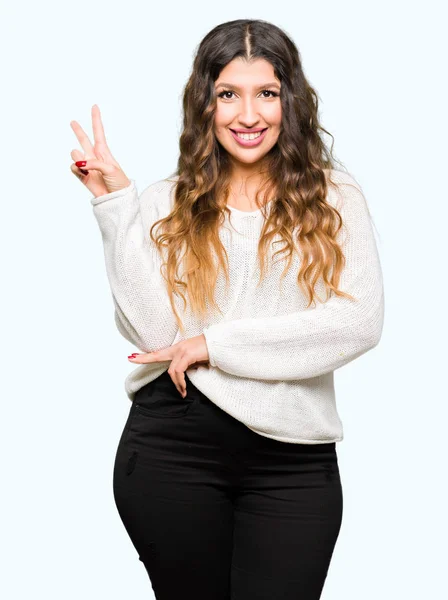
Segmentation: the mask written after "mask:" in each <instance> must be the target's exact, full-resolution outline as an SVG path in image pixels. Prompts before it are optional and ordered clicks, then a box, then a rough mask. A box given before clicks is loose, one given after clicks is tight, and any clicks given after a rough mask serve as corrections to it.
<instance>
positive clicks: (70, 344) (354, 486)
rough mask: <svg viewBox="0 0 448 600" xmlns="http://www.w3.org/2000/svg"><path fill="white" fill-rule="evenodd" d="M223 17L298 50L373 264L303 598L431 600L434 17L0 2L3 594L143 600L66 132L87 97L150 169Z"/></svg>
mask: <svg viewBox="0 0 448 600" xmlns="http://www.w3.org/2000/svg"><path fill="white" fill-rule="evenodd" d="M237 18H262V19H265V20H268V21H271V22H273V23H275V24H276V25H278V26H280V27H282V28H283V29H284V30H285V31H286V32H287V33H288V34H289V35H291V36H292V38H293V40H294V41H295V43H296V44H297V46H298V48H299V51H300V52H301V56H302V60H303V65H304V69H305V74H306V75H307V77H308V78H309V80H310V83H311V85H312V86H313V87H315V88H316V90H317V92H318V94H319V96H320V98H321V104H320V115H321V119H322V123H323V125H324V127H325V128H326V129H328V130H329V131H330V132H331V133H332V134H333V135H334V136H335V147H334V150H335V154H336V156H337V157H338V158H339V159H340V160H342V161H343V163H344V164H345V165H346V167H347V169H348V170H349V171H350V172H351V173H352V174H353V175H354V176H355V177H356V179H357V180H358V181H359V182H360V183H361V185H362V186H363V189H364V191H365V194H366V198H367V201H368V204H369V207H370V210H371V213H372V217H373V219H374V224H375V226H376V231H377V234H378V235H377V240H378V249H379V252H380V256H381V260H382V266H383V273H384V282H385V298H386V313H385V324H384V332H383V337H382V340H381V342H380V345H379V346H378V347H377V348H375V349H374V350H373V351H371V352H369V353H367V354H366V355H364V356H362V357H360V358H359V359H357V360H356V361H354V362H352V363H350V364H349V365H347V366H346V367H344V368H342V369H341V370H339V371H337V372H336V375H335V379H336V388H337V389H336V393H337V401H338V407H339V411H340V415H341V418H342V421H343V425H344V434H345V439H344V440H343V442H342V443H339V444H338V445H337V451H338V455H339V465H340V470H341V476H342V481H343V490H344V515H343V523H342V528H341V532H340V535H339V539H338V542H337V545H336V548H335V552H334V555H333V560H332V563H331V566H330V570H329V574H328V578H327V581H326V584H325V587H324V592H323V595H322V599H323V600H360V599H362V600H378V599H381V600H389V599H390V600H392V599H403V598H406V600H414V599H415V600H417V599H418V600H422V598H437V599H441V598H443V597H448V594H447V584H446V558H447V553H446V547H447V519H446V507H447V505H448V501H447V494H446V479H447V464H448V456H447V416H448V414H447V400H448V394H447V383H446V381H447V380H446V373H447V366H446V362H447V354H448V353H447V333H448V331H447V277H446V273H447V267H446V263H447V258H448V256H447V250H446V248H447V217H448V215H447V192H446V175H447V167H446V164H447V153H446V141H447V105H448V103H447V100H448V99H447V93H446V59H447V46H446V41H442V40H443V39H444V38H445V40H446V14H444V10H443V3H442V2H435V1H431V0H430V1H427V2H424V3H417V2H404V1H402V2H400V1H396V2H390V1H389V2H385V1H379V2H355V1H348V0H341V1H339V2H337V3H335V2H322V1H321V2H303V1H296V2H285V1H275V2H251V1H247V2H244V3H243V2H241V1H238V2H236V1H233V0H232V1H230V0H229V1H226V2H199V1H196V2H194V1H192V2H188V3H173V2H157V3H152V2H144V1H139V2H136V1H126V2H122V3H119V2H110V1H109V2H106V1H92V0H78V1H77V2H70V3H68V2H62V3H61V2H55V1H53V2H51V1H49V0H43V1H41V2H31V1H29V0H28V1H26V2H17V3H16V2H14V3H13V2H11V1H9V2H5V1H4V2H3V3H2V6H1V36H0V44H1V46H0V50H1V53H2V61H1V62H2V72H3V74H2V84H3V85H2V87H3V91H2V94H1V96H0V98H1V111H0V119H1V132H2V135H1V142H2V143H1V144H0V146H1V162H2V168H1V198H0V200H1V207H2V235H1V236H0V237H1V243H2V252H1V255H2V283H3V285H2V289H3V292H2V296H1V298H2V316H3V323H2V334H3V335H2V337H3V343H2V355H3V356H2V372H3V376H2V382H3V394H2V398H3V400H2V402H1V424H2V433H1V436H0V437H1V460H2V466H1V473H2V478H1V479H2V481H1V484H2V485H1V487H2V493H1V520H2V522H1V532H2V533H1V552H2V559H1V564H2V571H3V574H2V577H1V580H0V586H1V588H0V595H1V596H2V597H3V598H5V599H7V600H16V599H24V600H25V599H26V600H28V599H33V600H34V599H40V598H42V599H44V598H45V600H56V599H57V600H60V599H62V598H63V599H64V600H75V599H76V600H80V599H83V600H93V599H95V600H97V599H99V598H107V599H108V600H122V599H123V598H134V599H137V598H150V597H152V596H151V594H152V590H151V588H150V583H149V580H148V577H147V574H146V571H145V570H144V567H143V565H142V563H141V562H139V560H138V558H137V553H136V551H135V550H134V548H133V546H132V544H131V542H130V540H129V538H128V535H127V533H126V531H125V529H124V527H123V524H122V522H121V520H120V518H119V515H118V512H117V510H116V507H115V504H114V499H113V495H112V469H113V462H114V458H115V451H116V447H117V444H118V440H119V437H120V434H121V431H122V428H123V426H124V422H125V419H126V416H127V413H128V410H129V406H130V404H129V400H128V399H127V397H126V396H125V392H124V379H125V377H126V375H127V374H128V373H129V372H130V371H131V370H132V369H134V368H135V366H134V365H132V364H130V362H129V361H128V359H127V355H128V354H130V352H132V351H135V350H136V349H135V347H133V346H131V345H130V344H129V343H128V342H127V341H126V340H125V339H124V338H122V337H121V336H120V334H119V333H118V331H117V330H116V328H115V325H114V320H113V304H112V298H111V294H110V291H109V287H108V281H107V277H106V272H105V266H104V257H103V249H102V243H101V238H100V233H99V231H98V228H97V224H96V221H95V219H94V217H93V214H92V207H91V205H90V203H89V198H90V193H89V192H88V190H87V189H86V188H84V187H83V186H82V184H81V183H80V182H79V181H78V180H77V179H76V178H75V177H74V175H73V174H72V173H71V172H70V164H71V162H72V160H71V158H70V152H71V150H72V149H73V148H78V147H79V146H78V142H77V140H76V138H75V135H74V133H73V131H72V129H71V127H70V125H69V123H70V121H71V120H77V121H78V122H79V123H80V124H81V125H82V126H83V128H84V129H86V130H87V131H88V133H89V135H92V128H91V121H90V110H91V106H92V105H93V104H95V103H96V104H98V105H99V107H100V110H101V112H102V117H103V122H104V126H105V131H106V135H107V137H108V141H109V145H110V147H111V150H112V152H113V154H114V155H115V156H116V158H117V160H118V161H119V162H120V164H121V166H122V168H123V169H124V170H125V172H126V174H127V175H128V176H129V177H131V178H133V179H135V180H136V182H137V185H138V188H139V190H140V191H141V190H143V189H144V187H146V186H147V185H149V184H150V183H152V182H154V181H156V180H158V179H161V178H164V177H166V176H167V175H168V174H170V173H171V172H172V170H173V169H174V168H175V166H176V160H177V155H178V136H179V133H180V127H181V118H180V115H181V93H182V88H183V86H184V84H185V82H186V80H187V77H188V75H189V73H190V69H191V63H192V58H193V54H194V51H195V49H196V47H197V45H198V44H199V42H200V40H201V39H202V37H203V36H204V35H205V34H206V33H207V32H208V31H209V30H210V29H212V28H213V27H215V26H216V25H217V24H218V23H221V22H224V21H229V20H233V19H237ZM329 141H331V140H329ZM273 551H275V549H273ZM210 600H213V599H210ZM248 600H252V599H248ZM273 600H275V599H273ZM298 600H299V599H298Z"/></svg>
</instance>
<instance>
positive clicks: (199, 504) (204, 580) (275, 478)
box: [113, 371, 343, 600]
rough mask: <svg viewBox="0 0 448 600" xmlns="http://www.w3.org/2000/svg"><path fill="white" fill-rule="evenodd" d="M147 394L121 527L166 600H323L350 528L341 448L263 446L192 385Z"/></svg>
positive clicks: (133, 439) (156, 385)
mask: <svg viewBox="0 0 448 600" xmlns="http://www.w3.org/2000/svg"><path fill="white" fill-rule="evenodd" d="M186 382H187V396H186V398H182V397H181V395H180V394H179V392H178V391H177V389H176V387H175V385H174V383H173V381H172V380H171V378H170V376H169V375H168V373H167V372H166V371H165V372H164V373H163V374H162V375H161V376H160V377H158V378H157V379H156V380H154V381H152V382H151V383H149V384H148V385H146V386H144V387H143V388H141V389H140V390H139V391H138V392H137V394H136V396H135V399H134V402H133V403H132V405H131V408H130V412H129V417H128V419H127V421H126V425H125V427H124V430H123V433H122V435H121V438H120V442H119V445H118V449H117V454H116V459H115V465H114V476H113V491H114V498H115V502H116V506H117V509H118V512H119V515H120V518H121V520H122V522H123V524H124V526H125V528H126V530H127V533H128V534H129V537H130V539H131V541H132V543H133V545H134V547H135V549H136V551H137V553H138V557H139V559H140V560H141V561H142V563H143V564H144V566H145V568H146V570H147V573H148V576H149V579H150V582H151V586H152V589H153V591H154V595H155V597H156V598H157V600H179V599H180V598H187V599H190V598H191V599H192V600H318V598H320V596H321V592H322V589H323V585H324V582H325V578H326V575H327V571H328V568H329V565H330V560H331V557H332V553H333V550H334V547H335V544H336V540H337V538H338V535H339V530H340V526H341V522H342V504H343V502H342V486H341V479H340V475H339V467H338V461H337V455H336V444H335V443H325V444H315V445H309V444H290V443H286V442H279V441H277V440H272V439H270V438H266V437H263V436H261V435H259V434H257V433H255V432H253V431H252V430H250V429H249V428H248V427H246V426H245V425H243V424H242V423H240V422H239V421H237V420H236V419H234V418H233V417H232V416H230V415H229V414H228V413H226V412H225V411H223V410H222V409H220V408H219V407H217V406H216V404H214V403H213V402H211V401H210V400H209V399H208V398H207V397H206V396H205V395H204V394H203V393H202V392H200V391H199V390H198V389H197V388H196V387H195V386H194V385H193V384H192V382H191V381H190V379H188V377H186Z"/></svg>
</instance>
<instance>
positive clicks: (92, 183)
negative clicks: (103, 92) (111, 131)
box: [70, 104, 131, 198]
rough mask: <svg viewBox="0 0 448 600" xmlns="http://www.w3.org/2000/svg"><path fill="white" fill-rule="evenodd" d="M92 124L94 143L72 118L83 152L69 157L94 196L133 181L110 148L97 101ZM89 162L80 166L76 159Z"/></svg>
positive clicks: (75, 170) (71, 125) (73, 170)
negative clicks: (77, 164)
mask: <svg viewBox="0 0 448 600" xmlns="http://www.w3.org/2000/svg"><path fill="white" fill-rule="evenodd" d="M92 126H93V138H94V140H95V144H94V145H93V146H92V144H91V142H90V140H89V137H88V135H87V134H86V133H85V131H84V130H83V128H82V127H81V125H79V123H77V122H76V121H70V127H71V128H72V129H73V131H74V132H75V135H76V137H77V138H78V141H79V143H80V144H81V147H82V149H83V150H84V152H81V151H80V150H72V151H71V154H70V156H71V157H72V160H73V161H74V162H73V163H72V164H71V165H70V169H71V171H72V173H73V174H74V175H76V177H77V178H78V179H79V180H80V181H81V183H83V184H84V185H85V186H86V188H87V189H88V190H90V192H92V194H93V195H94V197H95V198H97V197H98V196H103V195H104V194H109V193H110V192H117V191H118V190H121V189H123V188H125V187H127V186H128V185H130V184H131V182H130V180H129V179H128V178H127V177H126V175H125V174H124V173H123V171H122V170H121V167H120V165H119V164H118V163H117V161H116V160H115V159H114V157H113V156H112V154H111V151H110V150H109V148H108V146H107V142H106V136H105V134H104V129H103V124H102V122H101V115H100V109H99V108H98V106H97V105H96V104H94V105H93V106H92ZM81 160H82V161H86V164H85V165H83V166H80V167H77V166H76V164H75V162H77V161H81Z"/></svg>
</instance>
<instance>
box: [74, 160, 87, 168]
mask: <svg viewBox="0 0 448 600" xmlns="http://www.w3.org/2000/svg"><path fill="white" fill-rule="evenodd" d="M86 162H87V161H86V160H77V161H76V162H75V165H76V166H77V167H85V166H86Z"/></svg>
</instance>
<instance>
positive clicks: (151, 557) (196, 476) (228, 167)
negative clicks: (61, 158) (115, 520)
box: [71, 19, 384, 600]
mask: <svg viewBox="0 0 448 600" xmlns="http://www.w3.org/2000/svg"><path fill="white" fill-rule="evenodd" d="M183 110H184V115H183V118H184V122H183V131H182V134H181V136H180V156H179V159H178V165H177V170H176V171H175V172H174V173H173V174H172V175H171V176H170V177H168V178H166V179H162V180H160V181H157V182H155V183H153V184H152V185H150V186H149V187H147V188H146V189H145V190H143V192H142V193H141V194H140V195H138V193H137V189H136V185H135V181H134V180H133V179H128V177H127V176H126V175H125V174H124V173H123V171H122V169H121V168H120V166H119V164H118V163H117V161H116V160H115V159H114V158H113V156H112V154H111V152H110V150H109V148H108V146H107V143H106V139H105V135H104V130H103V126H102V122H101V117H100V112H99V109H98V107H97V106H96V105H95V106H93V108H92V122H93V133H94V139H95V144H94V145H93V146H92V144H91V143H90V141H89V139H88V136H87V135H86V134H85V133H84V131H83V130H82V128H81V127H80V126H79V124H78V123H77V122H75V121H72V122H71V125H72V128H73V130H74V132H75V134H76V136H77V138H78V140H79V142H80V144H81V147H82V149H83V151H84V152H80V151H78V150H73V152H72V153H71V156H72V159H73V161H74V164H72V165H71V170H72V172H73V173H74V174H75V175H76V176H77V177H78V178H79V179H80V180H81V182H82V183H83V184H84V185H85V186H86V187H87V188H88V190H89V191H90V192H91V193H92V194H93V198H91V203H92V206H93V211H94V214H95V217H96V218H97V220H98V224H99V227H100V230H101V234H102V240H103V243H104V253H105V261H106V269H107V274H108V278H109V282H110V286H111V291H112V296H113V301H114V308H115V322H116V325H117V327H118V329H119V331H120V332H121V334H122V335H123V336H124V337H125V338H126V339H127V340H129V342H130V343H132V344H134V345H135V346H136V347H137V348H138V349H139V350H140V351H141V353H135V354H133V355H131V356H130V357H129V360H130V361H131V362H132V363H134V364H136V365H138V366H137V368H136V369H135V370H133V371H132V372H131V373H130V375H128V377H127V378H126V382H125V389H126V393H127V395H128V397H129V399H130V400H131V401H132V405H131V408H130V412H129V417H128V419H127V422H126V425H125V427H124V430H123V433H122V436H121V439H120V442H119V445H118V449H117V454H116V459H115V466H114V478H113V490H114V498H115V502H116V505H117V509H118V512H119V514H120V517H121V519H122V521H123V524H124V526H125V528H126V530H127V532H128V534H129V536H130V539H131V541H132V543H133V544H134V546H135V549H136V550H137V553H138V557H139V558H140V560H141V561H142V562H143V564H144V566H145V567H146V569H147V572H148V575H149V578H150V581H151V585H152V588H153V590H154V593H155V596H156V598H157V599H158V600H178V599H179V598H180V597H184V598H192V599H194V600H230V599H232V600H252V599H253V600H263V599H266V600H268V599H269V600H273V599H276V600H277V599H278V600H279V599H280V598H281V599H282V600H293V599H294V600H297V598H300V599H301V600H317V599H318V598H319V597H320V595H321V592H322V589H323V585H324V581H325V578H326V575H327V571H328V568H329V565H330V560H331V557H332V553H333V550H334V547H335V544H336V540H337V538H338V534H339V530H340V526H341V521H342V505H343V501H342V486H341V477H340V473H339V467H338V460H337V454H336V442H339V441H341V440H342V439H343V431H342V423H341V421H340V418H339V416H338V412H337V409H336V403H335V391H334V385H333V372H334V370H335V369H338V368H340V367H342V366H343V365H345V364H347V363H348V362H350V361H352V360H354V359H356V358H357V357H358V356H360V355H362V354H364V353H365V352H367V351H368V350H370V349H372V348H374V347H375V346H376V345H377V344H378V342H379V340H380V337H381V332H382V327H383V315H384V295H383V282H382V273H381V266H380V261H379V256H378V252H377V248H376V243H375V239H374V236H373V230H372V225H371V222H370V217H369V211H368V207H367V203H366V200H365V197H364V194H363V192H362V189H361V187H360V186H359V184H358V183H357V182H356V180H355V179H354V178H353V177H352V176H351V175H350V174H349V173H347V172H345V171H344V170H337V169H336V168H335V161H334V158H333V156H332V153H331V151H328V150H327V148H326V147H325V144H324V143H323V141H322V139H321V137H320V135H319V134H320V131H326V130H325V129H323V127H321V126H320V124H319V119H318V100H317V94H316V92H315V91H314V90H313V88H311V86H310V85H309V83H308V82H307V80H306V78H305V76H304V73H303V70H302V66H301V62H300V57H299V53H298V50H297V48H296V46H295V45H294V43H293V42H292V41H291V39H290V38H289V37H288V36H287V35H286V34H285V33H284V32H283V31H282V30H281V29H279V28H278V27H276V26H275V25H272V24H270V23H267V22H265V21H260V20H246V19H244V20H243V19H241V20H236V21H231V22H228V23H223V24H221V25H219V26H217V27H215V28H214V29H213V30H212V31H210V32H209V33H208V34H207V35H206V36H205V38H204V39H203V40H202V42H201V44H200V45H199V48H198V51H197V55H196V57H195V60H194V65H193V69H192V74H191V76H190V78H189V80H188V82H187V84H186V87H185V90H184V96H183Z"/></svg>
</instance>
